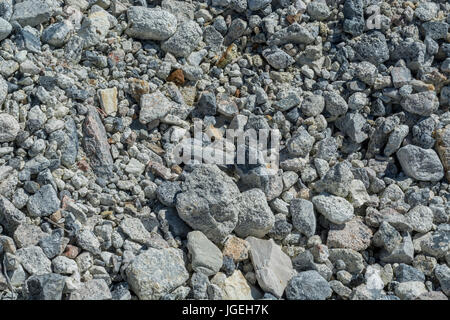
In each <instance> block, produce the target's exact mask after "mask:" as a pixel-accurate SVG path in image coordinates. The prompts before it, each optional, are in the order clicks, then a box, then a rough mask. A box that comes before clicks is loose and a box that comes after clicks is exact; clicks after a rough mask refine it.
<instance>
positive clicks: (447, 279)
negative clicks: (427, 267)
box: [434, 264, 450, 296]
mask: <svg viewBox="0 0 450 320" xmlns="http://www.w3.org/2000/svg"><path fill="white" fill-rule="evenodd" d="M434 274H435V276H436V278H437V279H438V281H439V283H440V285H441V290H442V291H443V292H444V293H445V294H446V295H447V296H449V295H450V268H449V267H448V266H447V265H445V264H439V265H437V266H436V268H435V269H434Z"/></svg>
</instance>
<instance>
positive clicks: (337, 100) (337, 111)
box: [324, 91, 348, 117]
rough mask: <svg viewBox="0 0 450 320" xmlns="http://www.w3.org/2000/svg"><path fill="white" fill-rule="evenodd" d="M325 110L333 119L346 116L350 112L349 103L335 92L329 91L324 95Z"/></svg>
mask: <svg viewBox="0 0 450 320" xmlns="http://www.w3.org/2000/svg"><path fill="white" fill-rule="evenodd" d="M324 98H325V109H326V111H327V112H328V113H329V114H330V115H331V116H332V117H338V116H341V115H343V114H345V113H346V112H347V110H348V105H347V102H346V101H345V100H344V98H342V97H341V95H340V94H339V93H337V92H335V91H327V92H325V94H324Z"/></svg>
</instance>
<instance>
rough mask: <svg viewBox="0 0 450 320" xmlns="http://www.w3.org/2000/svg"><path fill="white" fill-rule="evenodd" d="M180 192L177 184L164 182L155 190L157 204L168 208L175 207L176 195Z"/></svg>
mask: <svg viewBox="0 0 450 320" xmlns="http://www.w3.org/2000/svg"><path fill="white" fill-rule="evenodd" d="M180 192H181V187H180V184H179V183H178V182H172V181H165V182H163V183H161V184H160V185H159V186H158V188H157V189H156V196H157V197H158V200H159V202H161V203H162V204H163V205H165V206H168V207H175V200H176V197H177V194H178V193H180Z"/></svg>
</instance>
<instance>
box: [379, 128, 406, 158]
mask: <svg viewBox="0 0 450 320" xmlns="http://www.w3.org/2000/svg"><path fill="white" fill-rule="evenodd" d="M408 133H409V127H408V126H407V125H400V126H398V127H396V128H395V129H394V130H393V131H392V132H391V133H390V134H389V138H388V141H387V143H386V147H385V148H384V155H385V156H387V157H389V156H391V155H392V154H394V153H395V152H397V150H398V149H399V148H400V146H401V144H402V142H403V139H405V138H406V136H407V135H408Z"/></svg>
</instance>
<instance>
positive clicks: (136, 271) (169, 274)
mask: <svg viewBox="0 0 450 320" xmlns="http://www.w3.org/2000/svg"><path fill="white" fill-rule="evenodd" d="M126 274H127V279H128V284H129V285H130V287H131V289H132V290H133V291H134V293H135V294H136V295H137V296H138V297H139V299H141V300H159V299H160V298H161V297H162V296H164V295H165V294H167V293H169V292H171V291H173V290H174V289H176V288H178V287H179V286H181V285H182V284H183V283H185V282H186V281H187V280H188V279H189V273H188V272H187V270H186V268H185V266H184V260H183V252H182V251H181V250H179V249H175V248H166V249H154V248H150V249H148V250H147V251H144V252H143V253H141V254H140V255H138V256H137V257H136V258H135V259H134V260H133V262H132V263H131V264H130V265H129V266H128V267H127V269H126Z"/></svg>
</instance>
